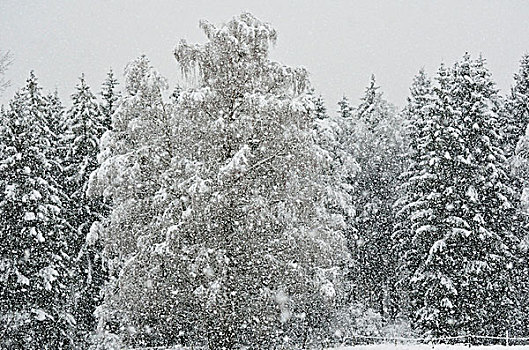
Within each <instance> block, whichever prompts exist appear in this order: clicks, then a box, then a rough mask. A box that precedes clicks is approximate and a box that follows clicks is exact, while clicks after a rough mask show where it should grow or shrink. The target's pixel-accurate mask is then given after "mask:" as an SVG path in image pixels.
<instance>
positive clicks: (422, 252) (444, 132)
mask: <svg viewBox="0 0 529 350" xmlns="http://www.w3.org/2000/svg"><path fill="white" fill-rule="evenodd" d="M420 79H422V78H420V77H419V78H418V79H417V80H416V81H419V80H420ZM437 82H438V86H436V87H434V88H433V90H432V92H433V100H432V97H431V92H430V90H429V88H428V84H423V85H424V88H423V89H412V97H411V98H410V101H411V102H415V101H417V102H419V106H418V108H416V107H414V106H413V103H410V106H409V108H408V110H409V111H412V112H413V111H415V112H413V116H412V118H411V123H412V124H413V126H414V129H413V130H414V131H413V132H412V133H411V138H412V141H411V142H410V143H411V145H412V147H411V149H412V154H411V157H410V158H411V161H410V166H409V168H408V171H407V172H406V173H405V176H404V179H405V182H404V185H403V188H404V190H405V195H404V196H403V197H402V198H401V199H400V200H399V202H398V204H397V207H398V208H400V210H399V212H398V221H397V226H396V228H397V230H396V232H395V234H394V238H395V240H396V241H397V244H398V245H399V246H400V251H401V252H404V251H406V252H407V253H406V254H405V255H404V257H403V261H402V266H403V268H404V269H405V270H407V273H408V278H409V280H408V286H409V288H410V292H411V296H410V298H411V315H412V320H413V321H414V324H415V326H417V327H418V328H419V329H421V330H422V331H424V332H425V333H427V334H430V335H432V336H445V335H459V334H488V335H492V334H497V335H499V334H502V333H504V332H505V330H506V329H507V328H508V326H509V322H510V321H511V320H512V315H513V313H515V309H516V305H515V304H516V300H515V298H514V297H513V296H514V291H513V288H514V286H513V284H512V268H513V265H514V262H515V254H516V247H515V245H516V242H517V240H518V238H517V237H516V229H515V225H513V224H512V222H513V215H514V209H513V208H514V206H513V204H512V201H513V200H514V197H513V194H514V192H513V190H512V189H511V188H510V187H509V186H510V182H511V179H510V177H509V174H508V172H507V162H506V159H505V156H504V154H503V150H502V148H501V146H502V143H501V142H502V140H501V138H500V136H499V134H498V133H497V132H496V130H498V128H499V126H500V120H499V119H500V117H499V114H498V112H499V110H500V106H499V105H498V96H497V91H496V89H495V87H494V83H493V82H492V80H491V78H490V73H489V72H488V70H487V69H486V67H485V65H484V59H483V58H481V57H480V58H479V59H477V60H471V59H470V56H469V55H465V56H464V57H463V59H462V60H461V61H460V62H458V63H456V64H455V66H454V67H453V68H452V69H447V68H446V67H445V66H441V68H440V69H439V71H438V74H437ZM419 96H420V98H418V97H419ZM421 101H422V102H421ZM500 314H501V315H502V316H501V317H500Z"/></svg>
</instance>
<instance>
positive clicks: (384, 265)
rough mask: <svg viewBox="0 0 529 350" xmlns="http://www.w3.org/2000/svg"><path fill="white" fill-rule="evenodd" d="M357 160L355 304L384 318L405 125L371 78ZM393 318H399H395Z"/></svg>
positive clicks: (358, 123)
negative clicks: (394, 209) (395, 201)
mask: <svg viewBox="0 0 529 350" xmlns="http://www.w3.org/2000/svg"><path fill="white" fill-rule="evenodd" d="M351 130H352V132H351V136H350V137H351V138H352V140H353V141H352V143H353V151H352V152H353V156H354V157H355V159H356V162H357V163H358V166H359V171H358V172H357V173H356V175H355V177H354V178H353V181H352V184H351V185H352V187H353V189H354V190H353V193H352V198H353V203H354V207H355V211H356V215H355V219H354V224H353V226H354V230H355V231H356V235H357V237H355V240H354V241H353V242H351V244H350V245H351V246H352V247H353V248H352V249H353V257H354V259H353V261H354V262H355V266H354V268H353V270H352V276H353V283H354V284H355V288H354V289H353V293H354V295H353V296H352V297H353V299H355V300H357V301H359V302H361V303H363V304H365V305H366V306H367V307H371V308H373V309H375V310H376V311H377V312H379V313H380V314H382V315H385V314H388V313H390V312H391V313H392V314H393V312H392V311H391V310H390V308H392V307H391V301H390V298H389V296H390V293H391V292H390V289H391V288H390V284H389V280H388V278H389V277H390V276H391V274H392V273H391V272H392V271H393V267H392V262H391V259H390V258H391V251H390V247H391V234H392V231H393V211H392V205H393V202H394V200H395V199H396V193H397V191H396V187H397V178H398V175H399V174H400V173H401V171H402V168H403V160H402V153H403V151H404V140H403V137H402V136H403V135H402V134H403V123H402V120H401V118H400V116H399V115H398V114H397V113H396V109H395V107H394V106H392V105H391V104H389V103H388V102H387V101H386V100H385V99H384V98H383V97H382V93H381V92H380V91H379V87H378V86H377V85H376V81H375V77H374V76H372V77H371V81H370V85H369V86H368V87H367V89H366V91H365V94H364V96H363V97H362V99H361V103H360V105H359V106H358V107H357V108H356V109H355V111H354V113H353V115H352V128H351ZM392 316H395V315H394V314H393V315H392Z"/></svg>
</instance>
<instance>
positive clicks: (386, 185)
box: [0, 13, 529, 349]
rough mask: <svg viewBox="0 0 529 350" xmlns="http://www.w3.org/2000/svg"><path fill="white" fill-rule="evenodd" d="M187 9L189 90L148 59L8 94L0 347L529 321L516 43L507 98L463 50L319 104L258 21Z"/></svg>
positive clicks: (476, 329)
mask: <svg viewBox="0 0 529 350" xmlns="http://www.w3.org/2000/svg"><path fill="white" fill-rule="evenodd" d="M200 27H201V29H202V30H203V32H204V34H205V36H206V41H205V42H204V43H203V44H189V43H187V42H186V41H185V40H182V41H181V42H180V43H179V44H178V45H177V46H176V49H175V51H174V56H175V58H176V61H177V65H178V66H179V68H180V69H181V71H182V73H183V74H182V75H183V78H182V79H187V81H185V82H182V84H181V86H186V87H187V88H186V89H182V88H181V87H180V86H176V87H171V86H169V84H168V83H167V81H166V79H165V78H164V77H163V76H161V75H160V74H159V73H158V72H157V71H156V69H155V68H154V67H153V66H152V65H151V63H150V61H149V59H148V58H147V57H145V56H140V57H138V58H136V59H134V60H133V61H131V62H130V63H129V64H128V65H127V67H126V68H125V72H124V76H123V78H122V79H121V80H122V83H121V84H119V83H118V79H117V78H116V76H115V74H114V72H113V71H112V70H110V71H109V73H108V74H107V78H106V79H105V81H104V82H103V83H102V86H101V90H100V93H98V94H94V93H93V92H92V91H91V89H90V87H89V86H88V84H87V82H86V79H85V77H84V75H81V77H80V79H79V83H78V84H77V86H76V87H75V90H74V93H73V94H72V95H71V100H70V101H68V103H66V104H63V102H62V101H61V100H60V98H59V95H58V92H57V91H53V92H51V93H49V94H45V93H43V91H42V88H41V87H40V85H39V83H38V80H37V78H36V76H35V74H34V73H33V72H31V73H30V76H29V78H28V80H27V82H26V84H25V85H24V86H23V87H22V88H20V90H19V91H17V92H16V93H15V95H14V96H13V98H12V99H11V101H10V103H9V104H8V105H7V106H2V108H1V110H0V321H1V322H0V348H2V349H3V348H6V349H19V348H24V349H87V348H92V349H122V348H138V347H148V346H176V345H182V346H189V347H193V346H204V347H208V348H210V349H233V348H241V347H247V348H250V349H262V348H288V349H295V348H310V347H317V346H322V345H325V344H330V343H332V342H339V341H343V340H347V339H349V340H350V339H353V338H354V336H356V335H366V336H390V335H392V336H394V335H401V336H405V335H415V336H420V337H426V338H428V337H430V338H431V337H443V336H458V335H469V334H472V335H488V336H502V335H504V334H505V333H506V332H509V333H510V334H511V335H515V336H525V337H527V336H529V333H528V331H527V329H528V327H529V317H528V316H527V315H529V302H528V300H529V298H528V296H529V269H528V267H527V266H528V263H529V236H528V235H527V230H528V224H529V222H528V218H529V128H528V124H529V55H525V56H523V57H522V59H521V63H520V69H519V71H518V72H516V73H515V74H514V85H513V87H512V89H511V91H510V92H509V94H508V95H507V96H502V95H501V94H500V93H499V91H498V89H497V88H496V86H495V83H494V81H493V79H492V76H491V73H490V72H489V70H488V68H487V65H486V61H485V59H484V58H483V57H482V56H478V57H475V58H473V57H471V56H470V55H469V54H465V55H463V57H462V58H461V59H460V60H458V61H457V62H455V63H454V64H441V65H440V67H439V69H438V70H437V72H435V74H433V76H432V78H430V77H429V75H428V74H427V73H426V72H425V71H424V70H423V69H422V70H420V71H419V72H418V74H417V75H416V76H415V77H414V79H413V82H412V85H411V87H410V94H409V97H408V99H407V103H406V105H405V106H404V107H403V108H402V109H399V108H398V107H396V106H395V105H393V104H391V103H390V102H388V101H387V100H386V99H385V98H384V97H383V93H382V88H381V87H379V86H378V85H377V83H376V80H375V77H374V76H372V78H371V80H370V82H369V84H368V86H367V88H366V89H365V93H364V95H363V96H362V97H360V98H359V100H358V103H356V104H355V103H353V102H351V100H350V99H348V98H347V97H345V96H344V97H343V99H342V100H341V101H339V102H338V103H337V105H335V106H336V107H337V108H336V110H334V111H333V108H329V107H328V106H326V105H325V103H324V100H323V98H322V96H321V95H319V94H318V92H317V91H316V90H315V89H314V88H313V87H312V86H311V83H310V81H309V79H308V76H309V73H308V72H307V71H306V70H305V69H304V68H295V67H289V66H285V65H283V64H280V63H278V62H274V61H272V60H270V58H269V51H270V46H271V45H272V44H273V43H275V41H276V39H277V32H276V31H275V30H274V28H273V27H272V26H271V25H270V24H268V23H265V22H262V21H260V20H259V19H257V18H255V17H254V16H253V15H251V14H249V13H244V14H242V15H239V16H237V17H234V18H233V19H231V20H230V21H228V22H227V23H225V24H221V25H219V26H216V25H213V24H211V23H209V22H206V21H203V22H201V24H200ZM8 63H9V56H6V55H4V56H1V57H0V75H2V73H3V71H5V69H6V68H7V66H8ZM5 84H6V82H5V81H3V80H0V90H1V89H2V87H4V86H5ZM98 96H99V98H98Z"/></svg>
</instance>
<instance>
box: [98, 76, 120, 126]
mask: <svg viewBox="0 0 529 350" xmlns="http://www.w3.org/2000/svg"><path fill="white" fill-rule="evenodd" d="M118 85H119V83H118V80H117V79H116V77H115V76H114V71H113V70H112V69H110V71H109V72H108V73H107V78H106V79H105V81H104V82H103V86H102V88H101V97H102V98H103V103H102V104H101V114H100V117H101V119H102V120H103V122H102V124H103V127H104V128H105V130H110V126H111V124H112V115H113V114H114V112H115V111H116V107H117V105H118V101H119V97H120V92H119V90H118V88H117V86H118Z"/></svg>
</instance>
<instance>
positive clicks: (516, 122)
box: [503, 54, 529, 157]
mask: <svg viewBox="0 0 529 350" xmlns="http://www.w3.org/2000/svg"><path fill="white" fill-rule="evenodd" d="M528 101H529V54H525V55H523V56H522V59H521V60H520V68H519V70H518V72H517V73H515V74H514V85H513V86H512V88H511V93H510V95H509V96H508V97H507V101H506V103H505V114H506V115H505V116H504V125H503V129H504V132H505V134H506V139H505V141H504V143H505V147H504V148H505V153H506V156H508V157H510V156H512V155H513V153H514V150H515V147H516V144H517V142H518V140H519V139H520V138H521V137H522V136H523V135H524V133H525V128H526V127H527V125H528V124H529V103H528Z"/></svg>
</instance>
